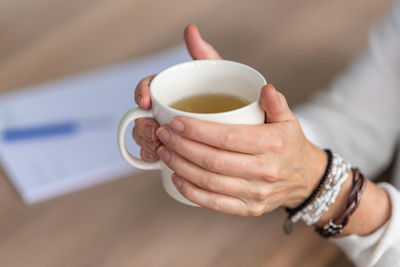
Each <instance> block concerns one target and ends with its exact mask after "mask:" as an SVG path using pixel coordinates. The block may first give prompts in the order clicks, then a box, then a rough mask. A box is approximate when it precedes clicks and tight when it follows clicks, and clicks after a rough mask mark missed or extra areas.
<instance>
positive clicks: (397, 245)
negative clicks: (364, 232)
mask: <svg viewBox="0 0 400 267" xmlns="http://www.w3.org/2000/svg"><path fill="white" fill-rule="evenodd" d="M378 185H379V186H380V187H382V188H383V189H384V190H386V191H387V192H388V194H389V196H390V200H391V203H392V215H391V217H390V220H389V221H388V222H386V224H385V225H383V226H382V227H381V228H379V229H378V230H377V231H375V232H374V233H372V234H370V235H368V236H357V235H350V236H346V237H338V238H330V240H331V241H332V242H333V243H335V244H336V245H337V246H338V247H340V248H341V249H342V250H343V252H344V253H346V255H347V257H349V258H350V259H351V260H352V261H353V262H354V263H355V264H356V265H357V266H362V267H368V266H377V267H387V266H400V228H399V226H400V192H399V191H398V190H397V189H396V188H394V187H393V186H392V185H390V184H387V183H380V184H378Z"/></svg>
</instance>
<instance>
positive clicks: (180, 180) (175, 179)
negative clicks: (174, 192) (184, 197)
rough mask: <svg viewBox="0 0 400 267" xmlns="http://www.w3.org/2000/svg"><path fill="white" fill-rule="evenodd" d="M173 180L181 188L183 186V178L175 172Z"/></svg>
mask: <svg viewBox="0 0 400 267" xmlns="http://www.w3.org/2000/svg"><path fill="white" fill-rule="evenodd" d="M172 182H174V184H175V185H176V186H177V187H179V188H181V187H182V179H181V178H179V177H178V176H176V175H175V174H172Z"/></svg>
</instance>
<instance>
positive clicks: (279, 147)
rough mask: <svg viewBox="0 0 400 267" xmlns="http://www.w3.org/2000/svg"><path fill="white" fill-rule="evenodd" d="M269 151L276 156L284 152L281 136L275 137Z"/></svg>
mask: <svg viewBox="0 0 400 267" xmlns="http://www.w3.org/2000/svg"><path fill="white" fill-rule="evenodd" d="M271 149H272V150H273V151H274V152H275V153H278V154H281V153H282V152H283V151H284V150H285V143H284V140H283V137H282V136H281V135H277V136H275V137H274V139H273V142H272V144H271Z"/></svg>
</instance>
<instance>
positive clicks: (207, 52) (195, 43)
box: [132, 25, 221, 161]
mask: <svg viewBox="0 0 400 267" xmlns="http://www.w3.org/2000/svg"><path fill="white" fill-rule="evenodd" d="M184 38H185V43H186V47H187V49H188V51H189V53H190V55H191V56H192V58H193V59H220V58H221V57H220V56H219V54H218V52H217V51H216V50H215V49H214V48H213V47H212V46H211V45H210V44H208V43H207V42H205V41H204V40H203V39H202V38H201V36H200V33H199V31H198V30H197V28H196V26H194V25H189V26H187V27H186V28H185V32H184ZM154 76H155V75H152V76H149V77H147V78H144V79H143V80H141V81H140V82H139V84H138V85H137V86H136V89H135V102H136V104H138V105H139V106H140V107H141V108H143V109H149V108H150V107H151V98H150V83H151V80H152V79H153V78H154ZM159 126H160V125H158V123H157V122H156V121H155V120H153V119H149V118H142V119H137V120H136V121H135V127H134V128H133V132H132V135H133V138H134V139H135V141H136V143H137V144H138V145H139V146H140V147H141V150H140V156H141V158H142V159H143V160H145V161H155V160H157V159H158V155H157V153H156V151H157V148H158V147H159V146H160V145H161V143H160V141H159V140H158V138H157V136H156V134H155V132H156V131H157V129H158V127H159Z"/></svg>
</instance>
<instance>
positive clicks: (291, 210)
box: [284, 148, 333, 234]
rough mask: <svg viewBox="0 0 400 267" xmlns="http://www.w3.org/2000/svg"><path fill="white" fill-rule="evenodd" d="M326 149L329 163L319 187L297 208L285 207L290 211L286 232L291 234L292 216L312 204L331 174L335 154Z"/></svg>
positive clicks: (285, 227) (286, 222)
mask: <svg viewBox="0 0 400 267" xmlns="http://www.w3.org/2000/svg"><path fill="white" fill-rule="evenodd" d="M324 151H325V152H326V153H327V154H328V164H327V166H326V169H325V172H324V175H323V176H322V179H321V181H320V182H319V184H318V186H317V188H316V189H315V190H314V191H313V192H312V193H311V195H310V196H309V197H308V198H307V199H306V200H304V201H303V203H301V204H300V205H299V206H297V207H296V208H293V209H291V208H287V207H286V208H285V211H286V212H287V213H288V216H287V218H286V221H285V224H284V231H285V233H286V234H290V233H291V232H292V229H293V224H292V221H291V220H290V218H292V217H293V215H295V214H296V213H297V212H299V211H300V210H302V209H303V208H305V207H306V206H307V205H308V204H310V203H311V202H312V201H313V200H314V199H315V197H316V196H317V195H318V193H319V192H320V191H321V189H322V186H323V185H324V183H325V181H326V179H327V178H328V176H329V173H330V171H331V167H332V159H333V154H332V151H331V150H330V149H327V148H326V149H324Z"/></svg>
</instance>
